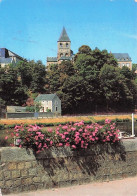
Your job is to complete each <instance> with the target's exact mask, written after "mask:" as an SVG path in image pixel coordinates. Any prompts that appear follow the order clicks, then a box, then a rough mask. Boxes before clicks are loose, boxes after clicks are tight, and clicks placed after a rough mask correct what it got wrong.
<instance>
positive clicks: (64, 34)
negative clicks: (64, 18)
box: [58, 27, 70, 42]
mask: <svg viewBox="0 0 137 196" xmlns="http://www.w3.org/2000/svg"><path fill="white" fill-rule="evenodd" d="M58 42H70V39H69V37H68V35H67V32H66V29H65V28H64V27H63V30H62V33H61V35H60V38H59V40H58Z"/></svg>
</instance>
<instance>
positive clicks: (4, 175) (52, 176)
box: [0, 138, 137, 194]
mask: <svg viewBox="0 0 137 196" xmlns="http://www.w3.org/2000/svg"><path fill="white" fill-rule="evenodd" d="M135 175H137V138H136V139H131V140H123V141H122V143H121V144H119V145H109V144H105V145H103V144H102V145H101V144H100V145H92V146H90V149H88V150H80V151H71V150H70V149H69V148H58V149H57V148H52V149H50V150H46V151H45V152H42V153H40V154H37V155H35V154H34V153H33V151H31V150H30V149H28V150H26V149H20V148H17V147H13V148H10V147H5V148H1V150H0V188H1V189H2V193H3V194H9V193H13V192H23V191H31V190H37V189H47V188H53V187H62V186H71V185H75V184H83V183H89V182H95V181H108V180H114V179H119V178H125V177H129V176H135Z"/></svg>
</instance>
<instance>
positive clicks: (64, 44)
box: [47, 27, 74, 66]
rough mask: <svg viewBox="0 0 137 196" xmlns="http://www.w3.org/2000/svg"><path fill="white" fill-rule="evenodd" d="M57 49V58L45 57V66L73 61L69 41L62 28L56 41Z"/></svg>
mask: <svg viewBox="0 0 137 196" xmlns="http://www.w3.org/2000/svg"><path fill="white" fill-rule="evenodd" d="M57 49H58V52H57V57H47V66H49V65H51V64H60V63H61V62H62V61H67V60H70V61H72V60H73V57H74V55H73V52H72V50H71V41H70V39H69V37H68V35H67V32H66V29H65V28H64V27H63V30H62V33H61V35H60V37H59V40H58V41H57Z"/></svg>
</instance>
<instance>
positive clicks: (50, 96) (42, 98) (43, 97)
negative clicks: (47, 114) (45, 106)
mask: <svg viewBox="0 0 137 196" xmlns="http://www.w3.org/2000/svg"><path fill="white" fill-rule="evenodd" d="M55 96H57V95H56V94H39V95H38V96H37V97H36V99H35V101H51V100H53V99H54V97H55Z"/></svg>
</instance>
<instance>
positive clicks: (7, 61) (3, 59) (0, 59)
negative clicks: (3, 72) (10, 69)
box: [0, 57, 12, 64]
mask: <svg viewBox="0 0 137 196" xmlns="http://www.w3.org/2000/svg"><path fill="white" fill-rule="evenodd" d="M0 63H6V64H10V63H12V58H11V57H9V58H4V57H0Z"/></svg>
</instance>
